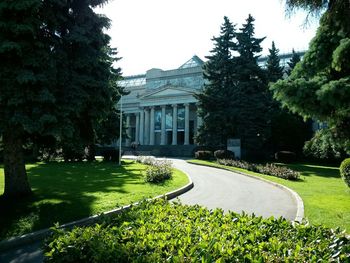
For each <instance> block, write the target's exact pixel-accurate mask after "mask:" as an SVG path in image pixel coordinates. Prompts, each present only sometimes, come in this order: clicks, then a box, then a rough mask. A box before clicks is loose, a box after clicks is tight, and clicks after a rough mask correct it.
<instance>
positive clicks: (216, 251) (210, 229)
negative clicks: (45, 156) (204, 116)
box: [44, 200, 350, 262]
mask: <svg viewBox="0 0 350 263" xmlns="http://www.w3.org/2000/svg"><path fill="white" fill-rule="evenodd" d="M44 250H45V259H46V261H47V262H168V261H170V262H316V261H323V262H329V261H332V262H344V261H346V260H347V258H348V257H349V256H350V240H349V239H348V238H346V236H345V235H344V233H342V232H341V231H340V230H339V229H336V230H331V229H328V228H325V227H323V226H310V225H307V224H296V225H295V226H293V224H292V223H291V222H289V221H287V220H286V219H283V218H278V219H275V218H272V217H271V218H268V219H263V218H262V217H256V216H254V215H247V214H245V213H243V214H236V213H234V212H229V213H225V214H224V211H223V210H221V209H216V210H208V209H206V208H203V207H200V206H198V205H196V206H186V205H181V204H179V203H169V202H167V201H164V200H156V201H147V202H143V203H141V204H140V205H138V206H135V207H133V208H131V210H129V211H124V212H123V213H121V214H119V215H116V216H114V217H113V218H109V219H108V218H106V219H104V220H102V221H101V222H100V223H99V224H96V225H94V226H90V227H86V228H75V229H73V230H72V231H68V232H66V231H62V230H56V231H54V234H53V236H52V237H50V238H49V239H48V240H47V241H46V244H45V248H44Z"/></svg>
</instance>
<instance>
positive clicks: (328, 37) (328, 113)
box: [271, 1, 350, 153]
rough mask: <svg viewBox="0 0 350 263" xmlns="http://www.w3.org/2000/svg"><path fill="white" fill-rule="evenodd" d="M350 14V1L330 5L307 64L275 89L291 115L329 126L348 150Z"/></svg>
mask: <svg viewBox="0 0 350 263" xmlns="http://www.w3.org/2000/svg"><path fill="white" fill-rule="evenodd" d="M349 14H350V3H349V1H329V4H328V9H327V11H326V12H325V13H324V15H323V16H322V18H321V20H320V26H319V28H318V30H317V33H316V36H315V37H314V39H313V40H312V41H311V43H310V47H309V50H308V51H307V52H306V54H305V55H304V58H303V60H302V61H301V62H300V63H298V64H297V65H296V67H295V68H294V70H293V71H292V74H291V75H290V76H289V77H288V78H287V79H285V80H280V81H278V82H277V83H276V84H274V85H273V86H272V87H271V88H272V90H273V92H274V97H275V98H276V99H277V100H278V101H280V102H281V103H282V104H283V105H284V106H286V107H288V108H289V109H290V110H291V111H293V112H295V113H297V114H299V115H301V116H302V117H304V118H312V119H315V120H318V121H321V122H325V123H327V125H328V129H329V131H330V132H331V133H332V134H333V135H332V138H334V139H336V140H337V141H339V144H340V145H344V146H346V145H349V144H348V143H347V142H348V141H349V138H350V67H349V54H350V27H349V25H350V15H349ZM345 150H346V151H347V152H348V153H350V148H348V147H347V148H346V149H345Z"/></svg>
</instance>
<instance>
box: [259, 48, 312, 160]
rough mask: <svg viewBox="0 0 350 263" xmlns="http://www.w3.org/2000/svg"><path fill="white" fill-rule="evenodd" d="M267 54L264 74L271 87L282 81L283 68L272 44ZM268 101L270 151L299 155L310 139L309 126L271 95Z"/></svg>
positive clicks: (294, 56) (277, 52)
mask: <svg viewBox="0 0 350 263" xmlns="http://www.w3.org/2000/svg"><path fill="white" fill-rule="evenodd" d="M269 52H270V54H269V55H268V59H267V67H266V73H267V77H268V79H269V81H270V85H271V84H273V83H274V82H276V81H277V80H279V79H282V77H283V67H281V66H280V58H279V50H278V49H277V48H276V46H275V43H274V42H272V48H271V49H269ZM293 52H294V50H293ZM293 58H294V59H293ZM296 58H298V56H297V54H295V53H293V56H292V61H296ZM299 60H300V57H299ZM270 100H271V106H270V113H269V115H270V118H271V138H270V143H269V144H270V146H271V147H272V151H273V152H278V151H292V152H295V153H298V154H301V153H302V149H303V145H304V143H305V141H306V140H308V139H309V138H310V132H311V128H310V124H309V123H306V122H304V120H303V119H302V118H301V117H300V116H298V115H296V114H293V113H291V112H289V111H288V110H287V109H283V108H282V105H281V103H280V102H278V101H275V100H273V98H272V94H271V93H270Z"/></svg>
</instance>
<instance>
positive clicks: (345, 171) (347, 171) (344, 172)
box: [340, 158, 350, 187]
mask: <svg viewBox="0 0 350 263" xmlns="http://www.w3.org/2000/svg"><path fill="white" fill-rule="evenodd" d="M340 175H341V177H342V178H343V180H344V182H345V183H346V184H347V186H348V187H350V158H347V159H345V160H344V161H342V163H341V164H340Z"/></svg>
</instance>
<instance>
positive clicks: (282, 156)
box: [275, 151, 297, 163]
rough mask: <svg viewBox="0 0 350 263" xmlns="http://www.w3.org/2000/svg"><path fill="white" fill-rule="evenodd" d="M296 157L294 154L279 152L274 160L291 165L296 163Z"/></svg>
mask: <svg viewBox="0 0 350 263" xmlns="http://www.w3.org/2000/svg"><path fill="white" fill-rule="evenodd" d="M296 157H297V155H296V154H295V153H294V152H289V151H280V152H276V153H275V159H276V161H278V162H281V163H292V162H295V161H296Z"/></svg>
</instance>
